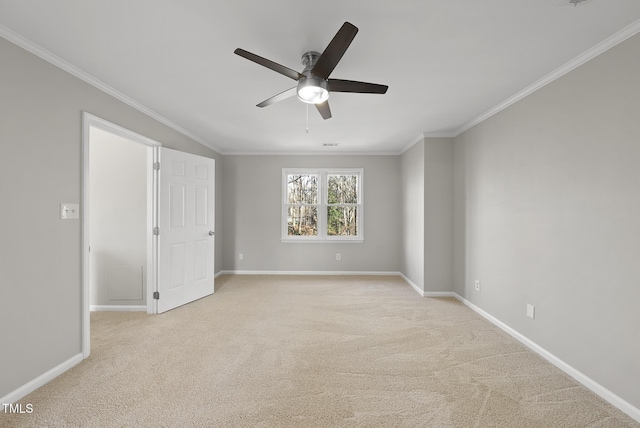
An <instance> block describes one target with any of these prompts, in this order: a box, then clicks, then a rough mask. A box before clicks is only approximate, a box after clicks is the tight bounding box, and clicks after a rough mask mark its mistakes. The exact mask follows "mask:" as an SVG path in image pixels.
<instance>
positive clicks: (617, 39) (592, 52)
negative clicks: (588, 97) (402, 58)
mask: <svg viewBox="0 0 640 428" xmlns="http://www.w3.org/2000/svg"><path fill="white" fill-rule="evenodd" d="M638 32H640V19H639V20H637V21H635V22H633V23H632V24H630V25H628V26H626V27H625V28H623V29H622V30H620V31H618V32H617V33H615V34H613V35H612V36H610V37H608V38H606V39H605V40H603V41H602V42H600V43H598V44H597V45H595V46H593V47H592V48H590V49H587V50H586V51H584V52H583V53H582V54H580V55H578V56H577V57H575V58H574V59H572V60H571V61H569V62H568V63H566V64H565V65H563V66H561V67H559V68H557V69H556V70H554V71H552V72H551V73H549V74H548V75H546V76H545V77H543V78H542V79H540V80H538V81H536V82H534V83H533V84H531V85H529V86H527V87H526V88H524V89H523V90H521V91H520V92H518V93H516V94H515V95H513V96H511V97H509V98H507V99H506V100H504V101H503V102H501V103H500V104H498V105H496V106H495V107H493V108H491V109H489V110H487V111H486V112H484V113H483V114H481V115H480V116H478V117H476V118H475V119H472V120H470V121H469V122H467V123H465V124H464V125H462V126H461V127H460V128H458V129H457V130H456V131H455V132H453V133H452V136H453V137H457V136H458V135H460V134H462V133H463V132H465V131H467V130H468V129H470V128H472V127H474V126H476V125H478V124H480V123H482V122H484V121H485V120H487V119H489V118H490V117H491V116H493V115H495V114H497V113H499V112H501V111H502V110H504V109H506V108H507V107H509V106H510V105H512V104H515V103H516V102H518V101H520V100H521V99H523V98H524V97H526V96H528V95H531V94H532V93H534V92H535V91H537V90H538V89H540V88H542V87H544V86H546V85H548V84H549V83H551V82H553V81H554V80H556V79H558V78H560V77H562V76H564V75H565V74H567V73H569V72H570V71H572V70H574V69H576V68H578V67H580V66H581V65H582V64H584V63H586V62H588V61H590V60H592V59H593V58H595V57H596V56H598V55H600V54H602V53H604V52H605V51H607V50H609V49H611V48H612V47H614V46H616V45H617V44H619V43H622V42H624V41H625V40H627V39H628V38H629V37H631V36H634V35H636V34H637V33H638Z"/></svg>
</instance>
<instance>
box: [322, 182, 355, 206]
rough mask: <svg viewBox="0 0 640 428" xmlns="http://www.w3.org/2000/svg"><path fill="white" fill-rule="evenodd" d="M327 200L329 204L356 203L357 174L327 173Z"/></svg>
mask: <svg viewBox="0 0 640 428" xmlns="http://www.w3.org/2000/svg"><path fill="white" fill-rule="evenodd" d="M327 178H328V179H327V193H328V195H327V196H328V199H327V202H328V203H330V204H357V203H358V176H357V175H329V176H328V177H327Z"/></svg>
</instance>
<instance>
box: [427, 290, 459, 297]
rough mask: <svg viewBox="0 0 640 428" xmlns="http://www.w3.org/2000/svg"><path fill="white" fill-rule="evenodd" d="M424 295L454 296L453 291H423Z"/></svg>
mask: <svg viewBox="0 0 640 428" xmlns="http://www.w3.org/2000/svg"><path fill="white" fill-rule="evenodd" d="M422 294H423V295H424V297H456V296H455V293H454V292H453V291H424V292H423V293H422Z"/></svg>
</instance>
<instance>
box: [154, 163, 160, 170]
mask: <svg viewBox="0 0 640 428" xmlns="http://www.w3.org/2000/svg"><path fill="white" fill-rule="evenodd" d="M153 170H154V171H160V162H154V163H153Z"/></svg>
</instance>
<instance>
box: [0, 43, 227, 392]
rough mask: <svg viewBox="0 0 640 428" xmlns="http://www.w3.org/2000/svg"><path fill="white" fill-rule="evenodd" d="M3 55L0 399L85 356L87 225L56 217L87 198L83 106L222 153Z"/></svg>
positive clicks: (57, 73) (45, 67)
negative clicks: (84, 232)
mask: <svg viewBox="0 0 640 428" xmlns="http://www.w3.org/2000/svg"><path fill="white" fill-rule="evenodd" d="M0 58H2V67H0V94H2V96H0V200H1V201H2V209H1V210H0V216H1V221H0V293H1V298H0V325H1V326H4V327H7V326H10V328H5V329H4V330H3V338H2V352H0V367H3V370H0V397H3V396H5V395H6V394H8V393H10V392H12V391H14V390H15V389H16V388H18V387H20V386H22V385H24V384H26V383H27V382H29V381H31V380H33V379H34V378H36V377H37V376H40V375H42V374H43V373H45V372H47V371H48V370H50V369H52V368H53V367H55V366H57V365H58V364H60V363H62V362H64V361H66V360H68V359H70V358H71V357H73V356H75V355H77V354H79V353H81V346H80V345H81V242H80V232H81V226H80V221H79V220H64V221H63V220H60V219H59V205H60V203H61V202H77V203H80V202H81V201H80V196H81V181H82V158H81V149H82V112H83V111H87V112H89V113H92V114H94V115H96V116H99V117H102V118H104V119H106V120H108V121H111V122H113V123H116V124H118V125H120V126H123V127H125V128H128V129H131V130H133V131H135V132H138V133H140V134H142V135H145V136H147V137H149V138H152V139H154V140H157V141H159V142H161V143H162V144H163V145H164V146H166V147H170V148H174V149H178V150H183V151H186V152H191V153H195V154H199V155H202V156H209V157H214V158H219V156H218V155H217V154H216V153H214V152H213V151H212V150H210V149H207V148H206V147H204V146H202V145H200V144H198V143H197V142H195V141H193V140H190V139H189V138H187V137H185V136H184V135H182V134H180V133H178V132H176V131H174V130H173V129H171V128H169V127H167V126H165V125H163V124H161V123H159V122H158V121H156V120H154V119H152V118H150V117H148V116H146V115H144V114H142V113H140V112H139V111H138V110H135V109H133V108H132V107H129V106H128V105H126V104H124V103H122V102H120V101H118V100H116V99H115V98H113V97H111V96H109V95H107V94H105V93H103V92H101V91H99V90H97V89H95V88H94V87H92V86H90V85H89V84H87V83H85V82H83V81H81V80H79V79H77V78H75V77H73V76H71V75H70V74H68V73H66V72H64V71H62V70H60V69H58V68H57V67H55V66H53V65H51V64H50V63H48V62H46V61H44V60H42V59H40V58H38V57H36V56H35V55H33V54H31V53H28V52H27V51H25V50H23V49H21V48H19V47H17V46H15V45H13V44H12V43H10V42H8V41H6V40H5V39H2V38H0ZM217 177H219V175H217ZM221 184H222V183H221V180H218V185H219V186H221ZM216 190H217V197H218V198H219V197H220V196H221V189H220V188H217V189H216ZM217 205H221V204H217ZM9 208H11V209H9ZM221 217H222V216H221V215H218V216H217V218H218V219H220V218H221ZM218 224H219V223H218ZM218 229H220V230H221V229H222V228H221V227H218ZM216 252H217V254H218V255H219V256H220V259H221V254H222V251H221V249H220V248H217V251H216ZM217 260H218V259H217ZM218 266H220V262H218Z"/></svg>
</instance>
